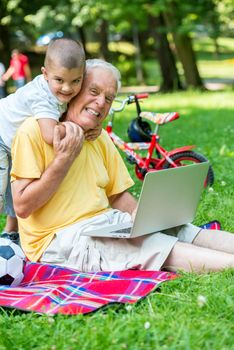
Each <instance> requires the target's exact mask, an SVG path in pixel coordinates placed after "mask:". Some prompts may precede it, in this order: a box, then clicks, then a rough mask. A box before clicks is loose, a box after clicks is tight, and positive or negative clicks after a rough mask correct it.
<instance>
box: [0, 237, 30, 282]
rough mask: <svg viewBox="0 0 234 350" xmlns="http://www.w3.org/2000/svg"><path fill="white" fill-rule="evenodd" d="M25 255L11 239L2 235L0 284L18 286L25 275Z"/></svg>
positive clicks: (0, 245)
mask: <svg viewBox="0 0 234 350" xmlns="http://www.w3.org/2000/svg"><path fill="white" fill-rule="evenodd" d="M24 264H25V255H24V253H23V251H22V249H21V248H20V247H19V246H18V245H17V244H15V243H13V242H12V241H11V240H10V239H7V238H1V237H0V285H8V286H18V285H19V284H20V282H21V281H22V279H23V277H24V273H23V270H24Z"/></svg>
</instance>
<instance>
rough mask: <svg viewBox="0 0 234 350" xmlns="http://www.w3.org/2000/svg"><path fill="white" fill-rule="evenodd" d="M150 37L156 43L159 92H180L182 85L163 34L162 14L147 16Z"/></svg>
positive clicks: (165, 35)
mask: <svg viewBox="0 0 234 350" xmlns="http://www.w3.org/2000/svg"><path fill="white" fill-rule="evenodd" d="M149 25H150V28H151V35H152V36H153V38H154V40H155V42H156V52H157V57H158V61H159V66H160V70H161V75H162V83H161V86H160V90H161V91H164V92H169V91H173V90H182V89H183V87H182V84H181V81H180V77H179V74H178V71H177V67H176V61H175V57H174V54H173V52H172V51H171V48H170V45H169V42H168V39H167V34H166V32H165V27H166V25H165V22H164V18H163V16H162V14H160V15H159V16H158V17H152V16H149Z"/></svg>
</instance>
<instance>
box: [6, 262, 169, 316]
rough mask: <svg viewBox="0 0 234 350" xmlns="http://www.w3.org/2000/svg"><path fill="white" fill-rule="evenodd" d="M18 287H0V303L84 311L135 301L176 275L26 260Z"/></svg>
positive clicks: (46, 310) (33, 308)
mask: <svg viewBox="0 0 234 350" xmlns="http://www.w3.org/2000/svg"><path fill="white" fill-rule="evenodd" d="M24 273H25V277H24V279H23V281H22V283H21V284H20V285H19V286H18V287H7V286H0V306H4V307H10V308H16V309H20V310H26V311H36V312H39V313H46V314H57V313H61V314H70V315H73V314H85V313H88V312H92V311H94V310H97V309H99V308H100V307H102V306H104V305H107V304H110V303H135V302H137V301H138V300H139V299H141V298H143V297H145V296H146V295H147V294H149V293H150V292H152V290H154V289H155V288H157V287H158V286H159V284H160V283H162V282H164V281H168V280H170V279H173V278H175V277H176V275H175V274H172V273H168V272H162V271H138V270H127V271H119V272H96V273H81V272H79V271H76V270H71V269H67V268H62V267H58V266H54V265H46V264H39V263H30V262H27V263H26V266H25V271H24Z"/></svg>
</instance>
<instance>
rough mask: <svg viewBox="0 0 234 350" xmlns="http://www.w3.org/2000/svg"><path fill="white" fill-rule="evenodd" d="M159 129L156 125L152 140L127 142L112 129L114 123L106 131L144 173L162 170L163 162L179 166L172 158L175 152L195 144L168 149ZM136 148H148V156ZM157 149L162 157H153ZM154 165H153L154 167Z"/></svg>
mask: <svg viewBox="0 0 234 350" xmlns="http://www.w3.org/2000/svg"><path fill="white" fill-rule="evenodd" d="M158 129H159V125H157V126H156V130H155V132H154V133H153V134H152V138H151V142H134V143H133V142H125V141H124V140H122V139H121V138H120V137H119V136H118V135H116V134H115V133H114V132H113V131H112V125H111V124H110V123H108V125H107V127H106V131H107V132H108V134H109V136H110V137H111V139H112V141H113V142H114V144H115V145H116V146H117V147H118V148H119V149H120V150H121V151H123V152H124V153H125V154H126V155H127V158H128V160H129V161H130V162H131V163H134V164H136V165H137V166H138V168H139V169H141V172H142V174H143V175H144V174H145V173H146V172H148V171H152V170H160V169H162V168H163V164H164V163H165V162H166V161H168V162H169V163H170V164H171V165H172V166H173V167H175V168H176V167H178V165H177V164H176V163H175V162H173V160H172V159H171V158H170V157H171V156H172V155H173V154H176V153H178V152H183V151H189V150H191V149H193V148H194V147H195V146H194V145H191V146H183V147H179V148H175V149H173V150H171V151H166V150H165V149H164V148H163V147H162V146H161V145H160V144H159V143H158V141H157V138H158V134H157V132H158ZM135 150H148V152H147V155H146V157H142V156H140V155H139V154H138V153H136V152H135ZM154 150H156V151H157V152H158V154H160V155H161V157H162V158H153V152H154ZM152 166H153V167H152Z"/></svg>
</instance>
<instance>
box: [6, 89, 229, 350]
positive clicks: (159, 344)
mask: <svg viewBox="0 0 234 350" xmlns="http://www.w3.org/2000/svg"><path fill="white" fill-rule="evenodd" d="M143 109H144V110H147V109H149V110H153V111H169V110H171V111H172V110H176V111H179V112H180V114H181V118H180V119H179V120H177V121H174V122H172V123H170V124H167V125H165V126H163V127H162V128H161V133H160V134H161V143H162V145H164V146H165V147H166V148H168V149H169V148H173V147H179V146H182V145H188V144H195V145H197V146H196V150H197V151H199V152H200V153H202V154H204V155H206V156H207V158H208V159H209V160H210V161H211V163H212V165H213V167H214V171H215V176H216V181H215V184H214V186H213V191H208V190H206V191H204V193H203V196H202V200H201V203H200V205H199V208H198V212H197V215H196V219H195V222H196V223H197V224H202V223H204V222H207V221H209V220H213V219H218V220H220V221H221V223H222V225H223V228H224V229H226V230H231V231H234V222H233V217H234V189H233V183H234V141H233V140H234V122H233V115H234V92H231V91H229V92H219V93H214V92H212V93H211V92H205V93H202V94H201V93H198V92H186V93H177V94H168V95H160V94H157V95H154V96H151V97H150V98H149V99H148V100H145V101H144V104H143ZM134 116H135V112H134V109H133V106H128V107H127V109H126V113H125V114H124V113H119V114H118V115H117V116H116V123H115V130H116V131H117V133H119V134H120V135H122V137H124V138H127V132H126V130H127V126H128V124H129V121H130V120H131V119H132V118H134ZM128 167H129V169H130V171H131V173H132V174H133V176H134V169H133V166H131V165H128ZM140 186H141V182H140V181H138V180H136V186H135V187H134V188H133V189H132V192H134V193H135V194H138V193H139V190H140ZM155 200H157V198H156V199H155ZM4 220H5V218H4V217H3V216H2V217H1V223H0V225H1V227H3V224H4ZM233 278H234V271H233V270H226V271H225V272H220V273H213V274H205V275H201V276H197V275H195V274H187V273H184V274H182V275H181V277H180V278H178V279H177V280H174V281H171V282H168V283H165V284H164V285H162V286H161V288H160V291H158V290H157V291H155V292H153V293H151V294H150V295H149V296H148V297H147V298H145V299H144V300H142V301H141V302H139V303H137V304H136V305H133V306H131V307H129V305H112V306H109V307H108V308H105V309H102V310H99V311H98V312H96V313H93V314H90V315H86V316H61V315H58V316H55V317H47V316H45V315H37V314H32V313H29V314H27V313H23V312H20V311H16V310H6V309H0V350H5V349H10V350H21V349H23V350H26V349H28V350H32V349H35V350H36V349H37V350H60V349H61V350H64V349H66V350H68V349H74V350H75V349H79V350H81V349H82V350H84V349H87V350H92V349H95V350H99V349H100V350H102V349H111V350H120V349H131V350H137V349H142V350H143V349H144V350H147V349H171V350H172V349H173V350H174V349H184V350H189V349H193V350H197V349H203V350H211V349H212V350H221V349H222V350H231V349H234V347H233V338H234V327H233V324H234V300H233V296H234V285H233ZM201 296H202V297H204V298H203V300H204V303H203V304H202V305H201V304H200V302H199V300H200V298H201Z"/></svg>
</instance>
